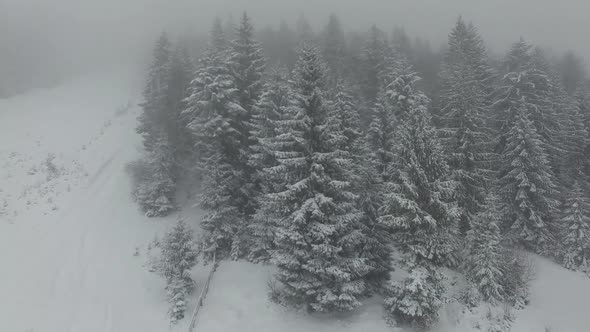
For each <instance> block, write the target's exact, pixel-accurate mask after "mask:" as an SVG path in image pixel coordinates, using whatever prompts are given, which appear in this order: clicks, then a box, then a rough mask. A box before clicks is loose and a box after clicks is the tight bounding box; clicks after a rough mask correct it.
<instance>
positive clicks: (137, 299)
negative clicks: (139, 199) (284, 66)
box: [0, 71, 199, 332]
mask: <svg viewBox="0 0 590 332" xmlns="http://www.w3.org/2000/svg"><path fill="white" fill-rule="evenodd" d="M141 79H142V77H141V75H136V74H135V73H133V72H132V71H130V72H129V73H128V72H124V73H123V74H121V73H118V74H114V75H113V74H101V75H93V76H91V77H83V78H78V79H76V80H74V81H72V82H70V83H68V84H66V85H64V86H61V87H58V88H53V89H47V90H38V91H34V92H31V93H28V94H26V95H21V96H16V97H14V98H11V99H5V100H0V167H1V168H0V331H6V332H13V331H14V332H17V331H22V332H25V331H26V332H45V331H48V332H53V331H55V332H58V331H59V332H65V331H70V332H93V331H97V332H98V331H100V332H103V331H125V332H130V331H142V332H146V331H169V323H168V317H167V308H168V304H167V303H166V299H165V290H164V280H163V279H162V278H160V277H159V276H157V275H155V274H153V273H150V272H149V271H148V268H147V267H146V266H145V265H146V261H147V260H148V252H147V251H146V247H147V244H148V243H149V242H150V241H151V240H152V239H154V236H155V234H158V233H159V234H162V233H163V232H164V231H165V230H166V229H167V228H168V227H170V226H171V223H172V222H174V220H175V217H174V216H172V217H170V218H167V219H148V218H146V217H144V216H143V215H142V214H141V213H140V211H138V208H137V205H136V204H135V203H134V202H132V199H131V197H130V194H129V193H130V188H129V185H130V183H129V176H128V175H127V173H126V170H125V166H126V165H127V163H128V162H130V161H132V160H134V159H136V158H137V157H138V156H139V151H140V138H139V137H138V135H137V134H136V133H135V126H136V118H137V115H138V111H139V108H138V107H137V103H138V102H140V100H139V93H138V92H139V90H140V89H139V88H138V87H140V86H141ZM52 155H53V156H54V158H53V159H52V161H51V163H52V164H53V165H54V166H55V167H53V166H50V167H48V166H47V162H46V160H47V157H48V156H52ZM136 247H138V248H139V253H140V254H139V256H134V255H133V254H134V252H135V250H136V249H135V248H136ZM195 273H196V277H197V279H198V277H199V271H196V272H195ZM197 291H199V290H198V289H197ZM192 308H193V306H192V305H191V306H189V310H192ZM184 325H186V324H182V323H181V324H179V325H178V326H176V329H178V330H179V331H185V330H186V328H185V326H184ZM176 329H175V330H176Z"/></svg>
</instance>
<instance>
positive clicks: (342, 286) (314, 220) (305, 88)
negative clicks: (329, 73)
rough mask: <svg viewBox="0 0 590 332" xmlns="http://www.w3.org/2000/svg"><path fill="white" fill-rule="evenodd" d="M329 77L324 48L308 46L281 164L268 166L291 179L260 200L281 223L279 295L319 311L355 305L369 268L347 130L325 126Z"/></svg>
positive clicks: (302, 58) (281, 140)
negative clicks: (345, 144) (345, 143)
mask: <svg viewBox="0 0 590 332" xmlns="http://www.w3.org/2000/svg"><path fill="white" fill-rule="evenodd" d="M325 79H326V74H325V69H324V63H323V61H322V59H321V56H320V55H319V52H318V51H317V50H316V49H314V48H311V47H308V46H304V47H303V48H302V50H301V51H300V58H299V61H298V63H297V66H296V69H295V73H294V81H293V90H294V98H295V100H296V101H295V104H294V105H293V107H291V108H290V109H289V111H288V113H287V117H286V119H285V120H283V121H280V123H281V125H282V134H281V135H279V136H278V137H277V140H278V142H279V143H278V144H280V146H281V149H280V150H278V151H276V152H275V156H276V157H277V160H278V162H279V165H278V166H275V167H272V168H271V169H269V171H270V172H277V173H279V172H280V173H281V174H283V175H284V177H285V179H286V181H287V184H286V187H285V189H284V190H283V191H280V192H275V193H270V194H267V195H266V198H265V199H266V200H267V204H265V205H263V208H264V209H265V211H266V213H268V215H269V216H270V217H271V218H275V220H276V223H277V231H276V237H275V245H276V250H275V251H273V260H274V261H275V262H276V265H277V268H278V269H277V273H276V275H275V277H276V279H277V280H278V281H279V282H280V285H281V287H280V289H279V291H278V293H279V295H278V298H279V299H280V301H282V302H283V303H285V304H288V305H292V306H296V307H301V306H304V307H306V308H307V309H308V310H310V311H320V312H329V311H347V310H351V309H354V308H356V307H358V306H359V305H360V301H359V299H360V298H361V297H362V296H363V295H364V294H365V292H366V290H367V289H366V284H365V281H364V277H365V276H366V275H367V274H368V273H369V272H371V266H370V265H369V264H368V262H367V259H365V258H361V257H359V255H358V253H357V251H358V249H359V247H360V246H361V245H362V244H363V243H364V242H365V240H364V235H363V233H362V232H361V231H360V230H359V228H360V227H359V222H360V218H361V213H360V212H359V211H358V210H357V208H356V199H357V197H356V195H354V194H353V193H352V192H351V189H352V188H351V184H350V182H349V181H348V179H347V178H346V177H347V174H348V173H347V171H346V170H347V169H349V167H351V162H352V159H351V158H350V156H349V154H348V153H347V152H346V151H342V150H340V149H339V148H338V147H339V144H341V137H342V136H343V135H342V134H341V133H339V132H333V129H332V128H333V127H331V126H330V125H329V123H328V114H329V113H328V109H327V105H326V103H325V98H324V94H325V88H324V81H325Z"/></svg>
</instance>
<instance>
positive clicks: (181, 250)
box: [155, 219, 197, 322]
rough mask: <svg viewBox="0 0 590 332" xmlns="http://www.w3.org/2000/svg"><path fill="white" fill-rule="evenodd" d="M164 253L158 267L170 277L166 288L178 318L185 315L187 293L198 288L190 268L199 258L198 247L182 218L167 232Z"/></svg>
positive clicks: (163, 246) (176, 318)
mask: <svg viewBox="0 0 590 332" xmlns="http://www.w3.org/2000/svg"><path fill="white" fill-rule="evenodd" d="M160 247H161V250H162V255H161V257H160V259H159V260H158V261H157V262H156V266H155V270H156V272H158V273H159V274H160V275H162V276H163V277H164V278H166V284H167V285H166V290H167V294H168V301H169V302H170V305H171V307H170V318H171V320H172V321H173V322H176V321H178V320H180V319H182V318H184V311H185V309H186V297H187V295H189V294H190V293H191V292H192V290H193V288H194V281H193V280H192V279H191V276H190V270H191V269H192V268H193V266H195V264H196V262H197V250H196V245H195V242H194V240H193V233H192V231H191V230H190V228H189V227H188V226H187V225H186V224H185V223H184V221H183V220H182V219H180V220H178V222H177V223H176V225H175V226H174V228H173V229H172V230H171V231H170V232H168V233H167V234H166V236H165V237H164V239H163V240H162V242H161V246H160Z"/></svg>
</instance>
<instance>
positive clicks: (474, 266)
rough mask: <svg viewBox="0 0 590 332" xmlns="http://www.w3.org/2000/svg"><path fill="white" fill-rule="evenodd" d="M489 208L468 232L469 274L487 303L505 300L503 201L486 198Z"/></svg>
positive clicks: (486, 208)
mask: <svg viewBox="0 0 590 332" xmlns="http://www.w3.org/2000/svg"><path fill="white" fill-rule="evenodd" d="M485 203H486V204H485V208H484V209H482V210H481V211H479V212H478V213H477V215H475V216H474V218H473V224H472V227H471V229H470V230H469V231H468V232H467V245H468V252H467V253H468V256H467V263H466V273H467V276H468V278H469V279H471V281H472V282H474V283H475V285H476V286H477V288H478V289H479V292H480V293H481V294H482V296H483V298H484V299H485V300H488V301H491V302H496V301H501V300H502V299H503V293H504V290H503V287H502V278H503V276H504V271H503V270H502V269H503V267H502V257H501V244H500V241H501V233H500V226H499V224H500V222H501V219H500V216H501V213H500V211H499V209H498V207H500V206H501V201H500V200H499V198H498V197H497V196H496V195H495V194H490V195H488V196H487V198H486V202H485Z"/></svg>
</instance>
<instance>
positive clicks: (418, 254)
mask: <svg viewBox="0 0 590 332" xmlns="http://www.w3.org/2000/svg"><path fill="white" fill-rule="evenodd" d="M417 80H418V77H417V75H416V74H414V73H410V74H405V75H401V76H399V77H398V78H397V79H396V80H395V81H394V82H393V83H392V84H391V86H390V89H389V92H388V93H389V95H390V97H391V98H392V100H393V102H394V103H395V104H394V106H395V107H396V108H398V109H399V112H400V113H401V114H404V117H407V118H405V120H404V121H403V122H402V123H401V124H400V125H399V126H398V128H397V134H396V148H395V157H396V160H395V164H394V165H392V166H391V167H390V168H389V170H388V171H389V172H390V174H391V179H392V180H391V181H390V182H389V183H387V188H386V194H385V200H384V204H383V206H382V207H381V210H380V214H381V217H380V218H379V219H380V222H381V223H383V224H384V225H386V226H387V227H390V228H391V229H392V230H394V234H395V242H396V244H397V245H398V246H399V247H400V249H401V250H402V252H403V253H405V254H407V255H408V256H409V259H410V260H411V261H413V262H416V263H421V262H424V261H425V262H431V263H434V264H437V265H447V266H455V265H456V264H457V261H456V250H457V236H456V228H457V227H456V226H457V225H456V221H457V219H458V210H457V207H456V203H455V202H454V201H453V197H454V192H455V187H456V183H455V181H453V180H451V179H450V174H449V170H448V166H447V164H446V160H445V158H444V154H443V151H442V148H441V146H440V145H439V144H438V141H437V137H436V131H435V129H434V128H433V126H432V123H431V118H430V116H429V114H428V110H427V109H426V107H427V103H428V98H427V97H426V96H425V95H424V94H422V93H421V92H419V91H416V90H415V88H414V84H415V82H416V81H417Z"/></svg>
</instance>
